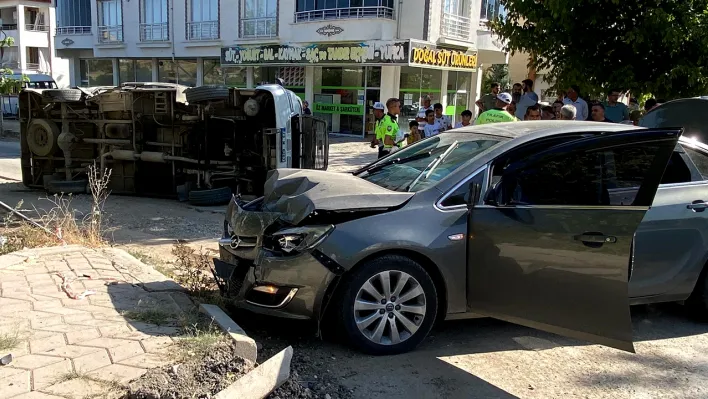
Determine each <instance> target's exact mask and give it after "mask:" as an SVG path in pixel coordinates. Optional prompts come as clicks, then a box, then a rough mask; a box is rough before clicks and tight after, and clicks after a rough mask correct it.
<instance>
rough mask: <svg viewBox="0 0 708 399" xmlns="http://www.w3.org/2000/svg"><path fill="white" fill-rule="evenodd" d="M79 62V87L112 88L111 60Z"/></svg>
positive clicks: (85, 60)
mask: <svg viewBox="0 0 708 399" xmlns="http://www.w3.org/2000/svg"><path fill="white" fill-rule="evenodd" d="M80 61H81V62H80V64H79V69H80V73H81V86H84V87H92V86H113V60H112V59H105V58H104V59H100V58H94V59H82V60H80Z"/></svg>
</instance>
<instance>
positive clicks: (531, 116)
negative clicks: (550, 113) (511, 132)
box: [524, 105, 543, 121]
mask: <svg viewBox="0 0 708 399" xmlns="http://www.w3.org/2000/svg"><path fill="white" fill-rule="evenodd" d="M541 119H543V118H541V107H539V106H538V105H531V106H529V107H528V108H526V114H524V120H525V121H540V120H541Z"/></svg>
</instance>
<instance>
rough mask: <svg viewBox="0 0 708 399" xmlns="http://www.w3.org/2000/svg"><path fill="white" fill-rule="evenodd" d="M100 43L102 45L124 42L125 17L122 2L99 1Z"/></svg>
mask: <svg viewBox="0 0 708 399" xmlns="http://www.w3.org/2000/svg"><path fill="white" fill-rule="evenodd" d="M97 4H98V41H99V42H101V43H110V42H122V41H123V16H122V11H123V10H122V9H121V7H122V6H121V0H99V1H98V2H97Z"/></svg>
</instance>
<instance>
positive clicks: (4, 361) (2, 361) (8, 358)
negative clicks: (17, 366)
mask: <svg viewBox="0 0 708 399" xmlns="http://www.w3.org/2000/svg"><path fill="white" fill-rule="evenodd" d="M10 363H12V353H8V354H7V355H5V356H3V357H0V365H2V366H7V365H8V364H10Z"/></svg>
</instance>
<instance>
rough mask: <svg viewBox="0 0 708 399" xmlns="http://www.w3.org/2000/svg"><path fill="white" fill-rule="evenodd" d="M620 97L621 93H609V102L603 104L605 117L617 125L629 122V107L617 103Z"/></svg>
mask: <svg viewBox="0 0 708 399" xmlns="http://www.w3.org/2000/svg"><path fill="white" fill-rule="evenodd" d="M619 96H620V91H619V90H616V89H612V90H610V91H609V92H607V102H606V103H604V104H603V106H604V107H605V117H606V118H607V119H609V120H610V121H612V122H615V123H620V122H622V121H628V120H629V107H627V106H626V105H624V104H622V103H621V102H618V101H617V99H619Z"/></svg>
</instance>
